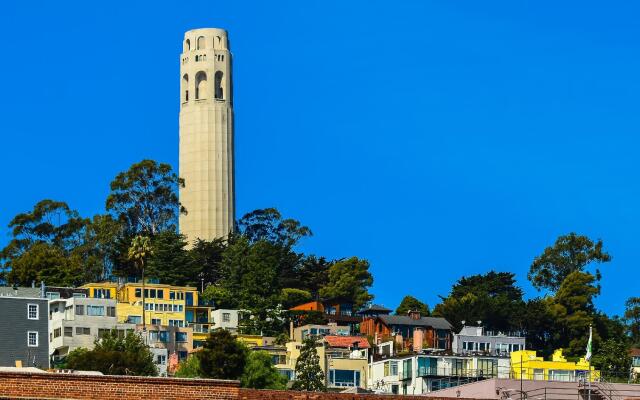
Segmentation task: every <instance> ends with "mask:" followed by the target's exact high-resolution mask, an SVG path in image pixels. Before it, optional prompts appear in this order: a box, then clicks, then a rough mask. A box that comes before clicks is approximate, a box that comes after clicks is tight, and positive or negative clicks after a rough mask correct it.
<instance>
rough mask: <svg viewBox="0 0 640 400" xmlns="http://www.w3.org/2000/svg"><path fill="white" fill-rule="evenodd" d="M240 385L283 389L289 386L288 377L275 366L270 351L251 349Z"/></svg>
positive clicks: (254, 387)
mask: <svg viewBox="0 0 640 400" xmlns="http://www.w3.org/2000/svg"><path fill="white" fill-rule="evenodd" d="M240 385H241V386H242V387H246V388H253V389H276V390H282V389H285V388H286V386H287V378H286V377H285V376H284V375H281V374H280V373H279V372H278V370H277V369H276V368H275V367H274V366H273V363H272V361H271V355H270V354H269V353H267V352H266V351H251V352H249V355H248V356H247V362H246V364H245V366H244V371H243V373H242V376H241V377H240Z"/></svg>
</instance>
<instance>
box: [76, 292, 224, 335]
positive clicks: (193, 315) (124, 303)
mask: <svg viewBox="0 0 640 400" xmlns="http://www.w3.org/2000/svg"><path fill="white" fill-rule="evenodd" d="M144 286H145V287H144V291H145V314H144V315H145V323H146V324H148V325H164V326H177V327H191V328H193V345H194V347H198V346H200V345H201V344H202V342H204V341H205V340H206V338H207V336H208V335H209V331H210V325H212V324H213V322H212V319H211V311H212V310H213V307H211V306H210V305H208V304H204V302H203V301H202V300H201V299H200V297H199V293H198V290H197V289H196V288H194V287H190V286H172V285H165V284H160V283H151V282H146V283H145V285H144ZM82 287H83V288H86V289H88V291H89V297H94V298H109V299H116V300H117V305H116V314H117V316H118V322H119V323H134V324H141V323H142V283H125V284H120V285H119V284H117V283H113V282H100V283H89V284H86V285H84V286H82Z"/></svg>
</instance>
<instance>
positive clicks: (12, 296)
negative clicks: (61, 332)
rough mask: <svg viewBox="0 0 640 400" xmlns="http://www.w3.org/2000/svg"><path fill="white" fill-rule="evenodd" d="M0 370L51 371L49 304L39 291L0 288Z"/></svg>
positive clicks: (38, 289) (37, 289)
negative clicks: (8, 368)
mask: <svg viewBox="0 0 640 400" xmlns="http://www.w3.org/2000/svg"><path fill="white" fill-rule="evenodd" d="M0 316H2V324H0V338H2V340H0V367H37V368H44V369H46V368H49V340H48V339H49V302H48V300H47V299H46V298H44V297H43V296H42V293H41V289H40V288H35V287H31V288H21V287H0Z"/></svg>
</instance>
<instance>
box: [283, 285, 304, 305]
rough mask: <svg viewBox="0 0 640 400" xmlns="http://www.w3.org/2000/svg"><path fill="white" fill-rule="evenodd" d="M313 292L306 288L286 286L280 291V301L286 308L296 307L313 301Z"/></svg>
mask: <svg viewBox="0 0 640 400" xmlns="http://www.w3.org/2000/svg"><path fill="white" fill-rule="evenodd" d="M311 299H312V297H311V293H309V292H308V291H306V290H301V289H294V288H285V289H282V290H281V291H280V302H281V304H282V306H283V307H284V308H291V307H295V306H297V305H299V304H303V303H308V302H309V301H311Z"/></svg>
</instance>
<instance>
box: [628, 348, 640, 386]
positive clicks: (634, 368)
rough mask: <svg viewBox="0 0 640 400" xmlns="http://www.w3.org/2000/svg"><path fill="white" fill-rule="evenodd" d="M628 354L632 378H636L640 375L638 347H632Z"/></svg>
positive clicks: (639, 352) (639, 350)
mask: <svg viewBox="0 0 640 400" xmlns="http://www.w3.org/2000/svg"><path fill="white" fill-rule="evenodd" d="M629 356H630V357H631V374H632V375H633V376H632V378H633V379H634V380H637V379H638V377H640V349H638V348H632V349H631V350H629Z"/></svg>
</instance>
